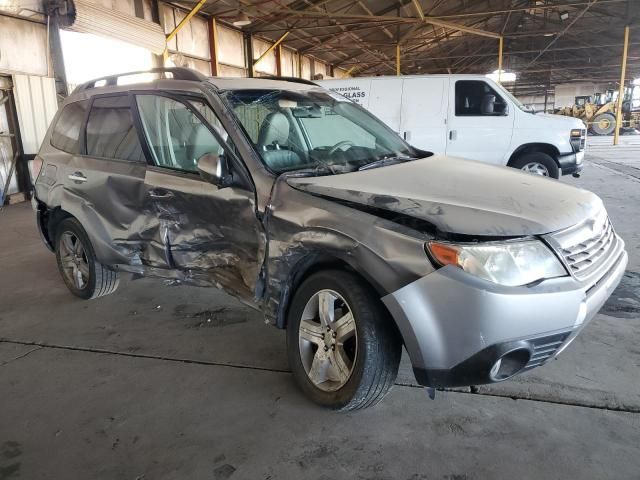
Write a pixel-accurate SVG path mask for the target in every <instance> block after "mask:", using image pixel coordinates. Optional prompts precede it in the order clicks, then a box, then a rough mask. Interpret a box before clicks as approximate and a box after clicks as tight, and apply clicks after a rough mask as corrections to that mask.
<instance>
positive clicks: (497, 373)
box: [489, 348, 531, 382]
mask: <svg viewBox="0 0 640 480" xmlns="http://www.w3.org/2000/svg"><path fill="white" fill-rule="evenodd" d="M529 358H531V353H530V352H529V350H527V349H525V348H521V349H518V350H513V351H511V352H509V353H506V354H505V355H503V356H502V357H500V358H499V359H498V360H497V361H496V363H494V364H493V366H492V367H491V370H490V371H489V378H491V380H492V381H494V382H502V381H503V380H507V379H508V378H511V377H513V376H514V375H515V374H516V373H518V372H519V371H520V370H522V369H523V368H524V367H525V365H526V364H527V362H528V361H529Z"/></svg>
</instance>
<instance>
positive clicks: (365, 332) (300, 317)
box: [287, 270, 402, 411]
mask: <svg viewBox="0 0 640 480" xmlns="http://www.w3.org/2000/svg"><path fill="white" fill-rule="evenodd" d="M401 350H402V344H401V342H400V338H399V335H398V333H397V331H396V329H395V327H394V325H393V323H392V320H391V319H390V318H389V316H388V313H387V312H386V310H385V309H384V306H383V305H382V304H381V303H380V299H378V298H377V297H376V296H375V295H374V294H373V293H372V290H371V287H369V286H367V285H366V284H365V283H364V282H363V281H362V280H360V279H359V278H358V277H357V276H355V275H353V274H351V273H348V272H344V271H340V270H327V271H324V272H319V273H316V274H314V275H312V276H311V277H309V278H308V279H307V280H305V281H304V282H303V284H302V285H301V286H300V288H299V289H298V291H297V292H296V294H295V296H294V298H293V300H292V303H291V308H290V309H289V314H288V317H287V354H288V357H289V364H290V366H291V369H292V371H293V376H294V378H295V380H296V382H297V383H298V385H299V386H300V388H301V389H302V391H303V392H304V393H305V394H306V395H307V396H308V397H309V398H310V399H311V400H312V401H314V402H315V403H317V404H319V405H322V406H324V407H328V408H331V409H334V410H342V411H346V410H356V409H361V408H366V407H369V406H372V405H375V404H376V403H378V402H379V401H380V400H382V398H383V397H384V396H385V395H386V394H387V393H388V392H389V390H390V389H391V387H392V386H393V383H394V382H395V379H396V375H397V374H398V365H399V363H400V354H401Z"/></svg>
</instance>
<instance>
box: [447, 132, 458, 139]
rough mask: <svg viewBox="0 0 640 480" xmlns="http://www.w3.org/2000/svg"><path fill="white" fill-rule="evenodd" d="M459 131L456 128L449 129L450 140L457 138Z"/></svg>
mask: <svg viewBox="0 0 640 480" xmlns="http://www.w3.org/2000/svg"><path fill="white" fill-rule="evenodd" d="M457 136H458V135H457V132H456V131H455V130H449V140H455V139H456V138H457Z"/></svg>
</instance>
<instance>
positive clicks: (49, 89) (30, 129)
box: [13, 75, 58, 155]
mask: <svg viewBox="0 0 640 480" xmlns="http://www.w3.org/2000/svg"><path fill="white" fill-rule="evenodd" d="M13 92H14V95H15V100H16V110H17V112H18V123H19V126H20V134H21V138H22V147H23V149H24V153H25V154H26V155H30V154H35V153H38V150H39V149H40V144H41V143H42V140H43V138H44V136H45V134H46V133H47V129H48V128H49V124H50V123H51V120H53V116H54V115H55V114H56V111H57V110H58V101H57V98H56V86H55V80H54V79H53V78H49V77H36V76H32V75H14V76H13Z"/></svg>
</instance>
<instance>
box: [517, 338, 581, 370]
mask: <svg viewBox="0 0 640 480" xmlns="http://www.w3.org/2000/svg"><path fill="white" fill-rule="evenodd" d="M570 334H571V332H563V333H557V334H555V335H549V336H548V337H541V338H535V339H533V340H529V343H530V344H531V345H533V354H532V355H531V358H530V359H529V361H528V362H527V364H526V365H525V367H524V370H530V369H532V368H535V367H539V366H540V365H542V364H543V363H545V362H546V361H547V360H549V359H550V358H551V357H553V355H554V354H555V353H556V352H557V351H558V349H559V348H560V347H561V346H562V344H563V343H564V341H565V340H566V339H567V337H568V336H569V335H570Z"/></svg>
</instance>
